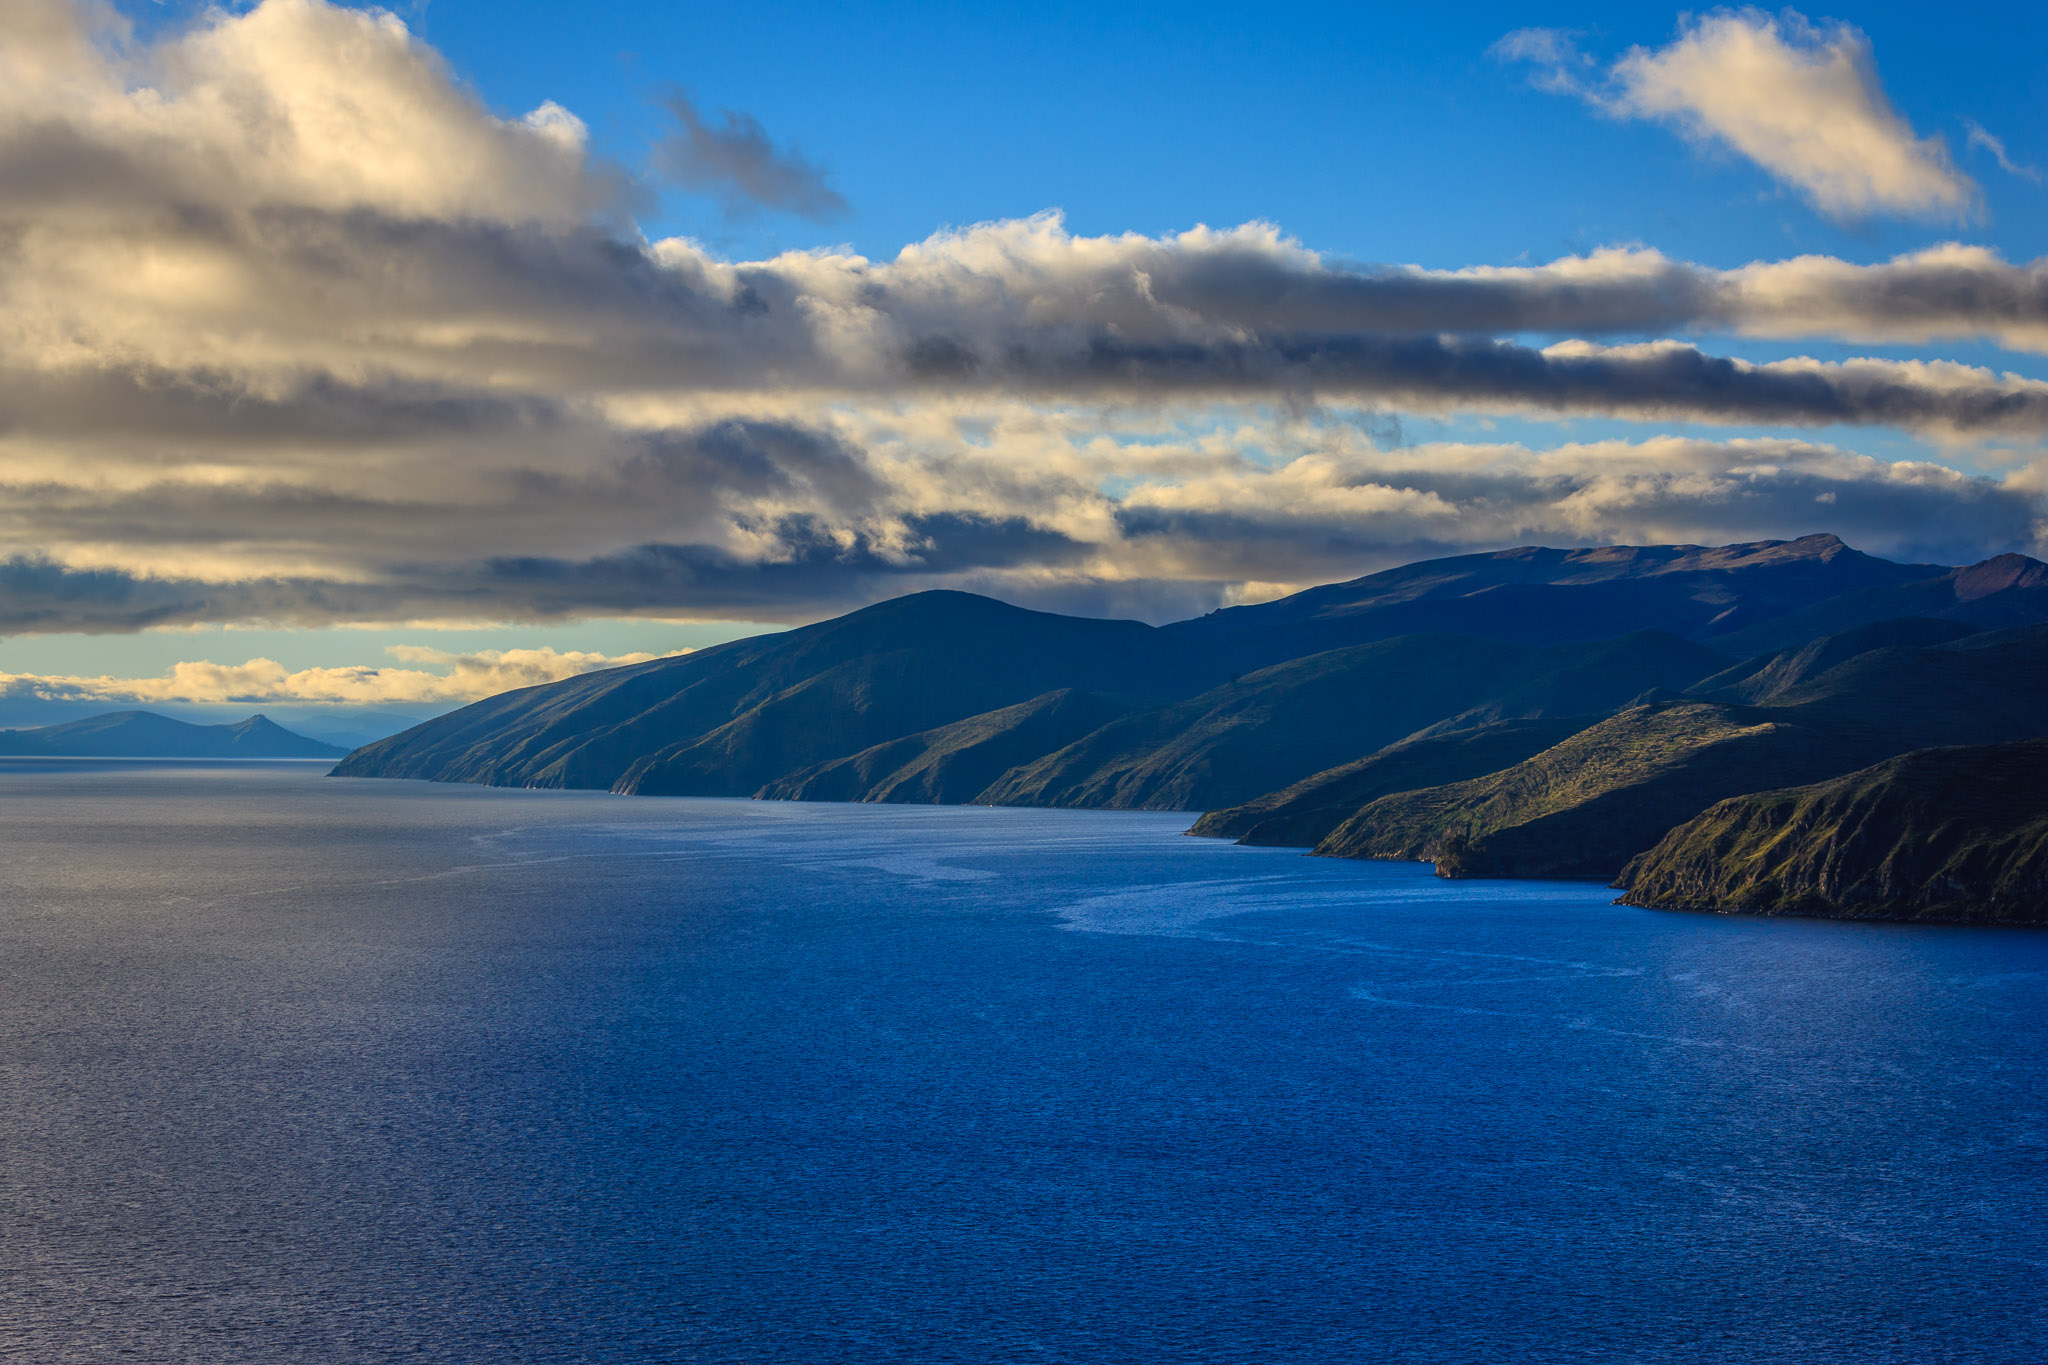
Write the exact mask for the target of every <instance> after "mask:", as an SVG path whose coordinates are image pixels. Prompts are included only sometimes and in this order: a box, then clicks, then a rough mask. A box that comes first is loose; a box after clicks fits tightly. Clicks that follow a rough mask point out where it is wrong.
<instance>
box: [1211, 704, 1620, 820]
mask: <svg viewBox="0 0 2048 1365" xmlns="http://www.w3.org/2000/svg"><path fill="white" fill-rule="evenodd" d="M1597 719H1598V717H1588V716H1568V717H1562V718H1558V719H1545V720H1499V721H1493V722H1491V723H1489V724H1485V725H1478V726H1473V727H1471V728H1469V729H1464V730H1451V731H1448V732H1445V733H1441V734H1429V735H1424V736H1421V737H1419V738H1416V739H1410V740H1404V741H1402V742H1401V743H1399V744H1394V745H1390V746H1388V747H1387V748H1385V749H1382V750H1380V751H1379V752H1378V753H1375V754H1370V755H1368V756H1367V757H1365V758H1361V759H1356V760H1354V761H1353V762H1350V763H1344V764H1340V765H1339V766H1337V767H1335V768H1330V769H1326V770H1325V771H1323V772H1319V773H1315V774H1313V775H1311V776H1309V777H1305V778H1303V779H1302V780H1301V781H1299V782H1296V783H1294V784H1293V785H1292V786H1288V787H1283V788H1281V789H1280V790H1279V791H1275V792H1268V793H1266V794H1265V795H1264V796H1259V797H1255V798H1253V799H1252V800H1250V801H1247V802H1245V803H1244V804H1242V805H1238V806H1226V807H1224V808H1223V809H1221V810H1212V811H1210V812H1209V813H1208V814H1206V815H1204V816H1203V817H1202V818H1201V819H1199V820H1197V821H1196V822H1195V825H1194V828H1192V829H1190V830H1189V831H1188V833H1190V834H1198V835H1202V836H1204V837H1206V838H1212V839H1235V840H1237V841H1238V842H1239V843H1242V844H1263V845H1278V846H1282V847H1296V848H1313V847H1314V846H1315V845H1317V844H1319V843H1321V842H1322V841H1323V840H1324V839H1325V838H1327V837H1328V836H1329V834H1330V832H1331V831H1332V830H1334V829H1336V828H1337V826H1339V825H1341V824H1343V823H1344V822H1345V821H1346V820H1349V819H1350V818H1351V817H1352V816H1353V815H1355V814H1357V813H1358V811H1359V809H1360V808H1361V807H1363V806H1366V805H1369V804H1371V803H1372V802H1374V801H1377V800H1378V799H1379V798H1380V797H1382V796H1390V795H1392V794H1394V793H1395V792H1404V791H1414V790H1416V789H1418V788H1421V787H1435V786H1440V785H1442V784H1444V783H1449V782H1460V781H1463V780H1465V779H1467V778H1473V777H1482V776H1484V775H1486V774H1487V773H1491V772H1497V771H1499V770H1500V769H1502V768H1507V767H1512V766H1513V765H1514V764H1517V763H1519V762H1521V761H1522V760H1523V759H1525V758H1529V757H1532V756H1533V755H1535V754H1539V753H1541V752H1543V751H1544V750H1545V749H1548V748H1549V747H1550V746H1551V745H1553V744H1556V743H1558V742H1560V741H1562V740H1564V739H1567V738H1569V737H1570V736H1572V735H1574V734H1576V733H1578V731H1580V730H1582V729H1584V728H1585V727H1586V726H1587V725H1588V724H1590V723H1592V722H1593V721H1595V720H1597Z"/></svg>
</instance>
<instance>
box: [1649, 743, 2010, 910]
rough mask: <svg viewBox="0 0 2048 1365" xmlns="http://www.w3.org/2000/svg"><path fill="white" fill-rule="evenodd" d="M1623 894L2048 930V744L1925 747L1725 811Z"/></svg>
mask: <svg viewBox="0 0 2048 1365" xmlns="http://www.w3.org/2000/svg"><path fill="white" fill-rule="evenodd" d="M1616 885H1617V886H1619V887H1621V888H1622V889H1623V891H1624V893H1625V894H1624V895H1623V896H1622V897H1621V899H1622V901H1623V903H1625V904H1629V905H1642V906H1650V907H1656V908H1661V909H1673V910H1710V911H1721V912H1741V913H1748V914H1766V915H1814V916H1826V917H1830V918H1841V919H1896V920H1938V921H1954V922H1966V923H2004V924H2048V740H2039V739H2036V740H2024V741H2019V742H2015V743H2010V744H1992V745H1979V746H1971V747H1959V748H1943V749H1924V750H1920V751H1917V752H1914V753H1910V754H1905V755H1902V756H1901V757H1898V758H1895V759H1891V760H1889V761H1887V762H1884V763H1880V764H1877V765H1875V766H1874V767H1870V768H1866V769H1863V770H1862V771H1860V772H1855V773H1851V774H1849V775H1848V776H1846V777H1841V778H1837V779H1835V780H1833V781H1829V782H1821V783H1816V784H1814V785H1811V786H1805V787H1791V788H1786V789H1782V790H1778V791H1767V792H1758V793H1755V794H1753V795H1749V796H1739V797H1735V798H1732V799H1730V800H1726V801H1722V802H1720V803H1719V804H1717V805H1715V806H1713V807H1711V808H1710V809H1708V810H1707V811H1705V812H1703V813H1702V814H1701V815H1699V816H1698V817H1697V818H1695V819H1693V820H1691V821H1688V822H1687V823H1685V824H1683V825H1680V826H1678V827H1677V828H1676V829H1673V830H1672V831H1671V832H1670V833H1669V834H1667V835H1666V836H1665V837H1664V838H1663V840H1661V841H1660V842H1659V843H1658V844H1657V845H1656V846H1655V847H1653V848H1651V849H1650V850H1649V851H1647V852H1645V853H1643V854H1642V855H1641V856H1640V857H1637V858H1636V859H1635V860H1634V861H1632V862H1631V863H1630V864H1629V865H1628V866H1627V867H1626V868H1625V869H1623V871H1622V873H1621V876H1620V878H1619V879H1618V880H1617V881H1616Z"/></svg>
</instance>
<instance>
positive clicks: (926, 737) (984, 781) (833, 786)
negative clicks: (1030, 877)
mask: <svg viewBox="0 0 2048 1365" xmlns="http://www.w3.org/2000/svg"><path fill="white" fill-rule="evenodd" d="M1139 705H1141V703H1139V702H1136V701H1133V700H1131V699H1129V698H1126V697H1106V696H1103V695H1101V694H1099V693H1094V692H1077V691H1075V690H1074V689H1072V688H1062V689H1061V690H1059V691H1057V692H1047V693H1046V694H1044V695H1043V696H1039V697H1033V698H1032V699H1031V700H1030V701H1027V702H1020V703H1018V704H1017V705H1015V706H1006V707H1003V708H1002V709H1000V710H996V711H988V712H984V713H983V714H981V715H978V716H970V717H968V718H967V719H966V720H960V721H955V722H953V723H952V724H951V725H944V726H940V727H939V728H938V729H936V730H925V731H922V732H920V733H918V734H914V735H906V736H904V737H903V738H901V739H894V740H890V741H888V742H886V743H883V744H877V745H875V746H873V747H871V748H867V749H863V750H861V751H860V752H859V753H857V754H853V755H850V756H849V757H846V758H839V759H833V760H831V761H829V762H826V763H817V764H813V765H812V766H810V767H808V768H803V769H800V770H798V771H797V772H794V773H791V774H790V775H789V776H787V777H784V778H781V779H779V780H777V781H775V782H771V783H769V784H768V785H767V786H765V787H763V788H762V789H761V793H760V794H761V795H762V796H763V797H765V798H768V799H770V800H777V801H891V802H937V803H942V804H965V803H967V802H970V801H973V800H974V799H975V798H976V797H977V796H979V795H981V793H982V792H983V791H984V790H986V789H987V788H988V786H989V784H990V783H992V782H994V781H995V780H996V779H997V778H999V777H1001V776H1002V775H1003V774H1004V773H1005V772H1007V771H1008V770H1010V769H1011V768H1014V767H1016V766H1018V765H1019V764H1023V763H1029V762H1031V761H1032V760H1034V759H1036V758H1038V757H1039V756H1040V755H1042V754H1046V753H1049V752H1051V751H1052V750H1055V749H1059V748H1062V747H1064V746H1065V745H1067V744H1071V743H1072V742H1073V741H1075V740H1077V739H1080V738H1081V737H1082V736H1084V735H1087V734H1089V733H1091V732H1093V731H1095V730H1098V729H1100V728H1101V727H1102V726H1104V725H1106V724H1108V723H1110V722H1111V721H1114V720H1117V719H1119V718H1121V717H1122V716H1125V715H1128V714H1129V713H1130V712H1131V711H1133V710H1135V709H1136V708H1137V707H1138V706H1139Z"/></svg>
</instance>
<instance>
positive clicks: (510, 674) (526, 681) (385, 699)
mask: <svg viewBox="0 0 2048 1365" xmlns="http://www.w3.org/2000/svg"><path fill="white" fill-rule="evenodd" d="M388 652H389V653H390V654H392V655H393V656H395V657H396V658H398V659H399V660H400V661H401V662H404V663H421V664H431V665H438V666H439V668H440V669H441V671H439V672H436V671H432V670H430V669H422V668H373V667H365V666H352V667H345V668H302V669H297V670H292V669H287V668H286V667H285V666H284V665H283V664H280V663H278V662H277V661H276V660H274V659H260V658H259V659H250V660H249V661H248V662H246V663H240V664H216V663H211V662H205V661H200V662H192V663H180V664H174V665H172V666H171V668H170V670H169V671H168V672H166V673H164V674H162V675H161V676H159V677H154V678H115V677H106V676H101V677H73V676H60V675H43V674H29V673H0V695H7V696H23V695H26V696H33V697H34V698H36V699H37V700H39V701H54V702H94V703H102V702H104V703H116V704H133V703H143V704H163V703H186V704H192V705H212V704H222V703H238V704H239V703H256V704H265V703H298V704H302V705H350V706H377V705H386V704H402V703H449V702H467V701H477V700H480V699H481V698H484V697H491V696H496V695H497V694H498V693H500V692H507V691H510V690H512V689H513V688H518V687H532V686H535V685H537V684H540V683H549V682H556V681H558V680H560V679H562V678H569V677H574V676H575V675H576V674H578V673H589V672H592V671H594V670H596V669H600V668H617V667H620V666H622V665H625V664H636V663H646V662H648V661H649V660H651V659H655V658H660V657H672V656H661V655H654V654H622V655H617V656H609V655H604V654H596V653H589V652H585V651H580V650H569V651H557V650H554V649H551V648H541V649H505V650H496V649H493V650H483V651H480V652H478V653H474V654H451V653H448V652H446V651H444V650H437V649H427V648H421V647H414V646H406V645H394V646H392V647H390V649H389V650H388ZM685 652H687V651H685Z"/></svg>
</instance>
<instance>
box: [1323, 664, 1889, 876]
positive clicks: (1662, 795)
mask: <svg viewBox="0 0 2048 1365" xmlns="http://www.w3.org/2000/svg"><path fill="white" fill-rule="evenodd" d="M1859 757H1860V755H1852V756H1846V757H1845V756H1844V755H1843V754H1842V753H1840V752H1839V750H1838V749H1837V747H1836V746H1835V745H1834V744H1832V743H1830V741H1829V739H1828V737H1826V736H1822V735H1819V734H1816V733H1815V732H1813V731H1811V730H1809V729H1806V728H1804V727H1802V726H1799V725H1795V724H1787V723H1785V722H1783V721H1781V720H1777V719H1774V718H1773V717H1772V716H1771V715H1770V714H1769V713H1767V712H1763V711H1758V710H1752V709H1750V708H1746V707H1735V706H1727V705H1722V704H1718V703H1712V702H1659V703H1653V704H1651V705H1648V706H1639V707H1632V708H1630V709H1629V710H1626V711H1624V712H1622V713H1620V714H1619V715H1616V716H1612V717H1609V718H1608V719H1607V720H1604V721H1602V722H1601V723H1600V724H1598V725H1595V726H1592V727H1590V728H1588V729H1586V730H1582V731H1580V732H1579V733H1578V734H1576V735H1573V736H1572V737H1571V738H1569V739H1567V740H1565V741H1564V742H1563V743H1561V744H1558V745H1555V746H1553V747H1552V748H1549V749H1546V750H1544V751H1543V752H1542V753H1540V754H1537V755H1536V756H1535V757H1533V758H1530V759H1527V760H1525V761H1523V762H1521V763H1518V764H1516V765H1515V766H1513V767H1511V768H1507V769H1504V770H1502V771H1500V772H1496V773H1490V774H1488V775H1487V776H1485V777H1480V778H1475V779H1472V780H1470V781H1465V782H1457V783H1451V784H1448V785H1445V786H1439V787H1430V788H1425V789H1423V790H1420V791H1411V792H1404V793H1400V794H1398V795H1393V796H1387V797H1382V798H1381V799H1379V800H1377V801H1375V802H1373V803H1372V804H1370V805H1368V806H1366V807H1365V808H1364V809H1362V810H1360V811H1359V812H1358V813H1357V814H1356V815H1354V816H1352V817H1351V818H1350V819H1349V820H1347V821H1345V822H1344V823H1343V824H1342V825H1340V826H1338V827H1337V829H1336V830H1335V831H1333V832H1332V833H1331V834H1330V836H1329V837H1328V838H1326V839H1325V840H1323V842H1322V843H1321V844H1319V845H1317V846H1316V850H1315V851H1316V852H1317V853H1319V854H1323V855H1326V856H1331V857H1340V858H1420V859H1426V860H1430V861H1434V862H1436V863H1437V864H1438V871H1439V872H1440V873H1442V874H1443V875H1445V876H1476V877H1485V876H1514V877H1601V878H1604V877H1611V876H1613V875H1614V873H1615V872H1616V871H1617V870H1618V869H1619V868H1620V867H1621V865H1622V864H1623V863H1625V862H1627V861H1628V859H1629V858H1630V857H1631V856H1633V855H1634V854H1635V853H1636V852H1637V851H1639V850H1640V849H1642V848H1645V847H1647V846H1648V845H1649V844H1651V843H1653V842H1655V840H1656V839H1657V838H1658V836H1660V835H1661V834H1662V833H1663V832H1664V831H1665V830H1667V829H1669V828H1670V827H1671V826H1672V825H1673V824H1675V823H1677V822H1678V821H1680V820H1683V819H1686V818H1687V817H1689V816H1691V815H1692V814H1693V813H1695V812H1696V811H1698V810H1699V809H1700V807H1701V806H1703V805H1705V804H1707V803H1708V802H1710V801H1713V800H1716V799H1718V798H1719V797H1722V796H1730V795H1734V794H1735V793H1737V792H1743V791H1748V790H1752V789H1753V787H1754V785H1755V781H1754V778H1755V774H1756V773H1758V772H1765V771H1767V772H1796V773H1798V774H1800V780H1804V779H1807V778H1812V777H1819V776H1823V775H1825V774H1826V773H1828V772H1830V771H1835V772H1839V771H1840V770H1841V768H1842V767H1843V766H1849V767H1853V766H1855V762H1856V759H1857V758H1859Z"/></svg>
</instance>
